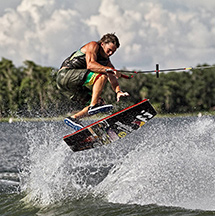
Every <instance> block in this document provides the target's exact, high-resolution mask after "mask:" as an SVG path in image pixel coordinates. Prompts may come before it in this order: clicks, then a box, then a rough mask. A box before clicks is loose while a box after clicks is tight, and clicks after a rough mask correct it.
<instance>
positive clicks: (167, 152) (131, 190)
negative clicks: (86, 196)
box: [97, 118, 215, 210]
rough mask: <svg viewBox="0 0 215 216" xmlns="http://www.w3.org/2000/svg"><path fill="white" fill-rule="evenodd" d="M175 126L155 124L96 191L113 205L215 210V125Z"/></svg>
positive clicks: (184, 123)
mask: <svg viewBox="0 0 215 216" xmlns="http://www.w3.org/2000/svg"><path fill="white" fill-rule="evenodd" d="M174 121H176V119H172V120H170V119H167V120H166V121H165V122H160V123H158V124H153V125H152V127H151V128H150V130H151V132H150V133H149V134H147V136H145V137H144V141H142V142H141V143H140V145H138V147H137V149H136V150H135V151H133V152H131V153H130V154H129V156H128V157H127V158H126V160H124V161H122V163H120V164H116V165H115V167H114V168H113V169H112V170H111V172H110V173H109V175H108V176H107V178H106V179H105V180H104V181H103V182H101V183H100V184H99V185H98V186H97V190H98V191H104V192H106V197H107V198H108V200H109V201H110V202H114V203H132V204H134V203H135V204H140V205H146V204H151V203H154V204H158V205H166V206H180V207H185V208H189V209H203V210H214V209H215V208H214V203H215V145H214V144H215V134H214V131H215V124H214V123H215V122H214V120H213V119H210V118H200V119H198V120H196V121H193V122H190V121H186V120H184V121H183V120H181V119H180V121H178V123H177V122H174ZM151 135H153V136H151ZM150 136H151V137H150Z"/></svg>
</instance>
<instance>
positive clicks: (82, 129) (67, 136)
mask: <svg viewBox="0 0 215 216" xmlns="http://www.w3.org/2000/svg"><path fill="white" fill-rule="evenodd" d="M146 101H148V99H144V100H142V101H141V102H139V103H137V104H134V105H132V106H129V107H127V108H125V109H123V110H121V111H119V112H117V113H114V114H112V115H110V116H107V117H105V118H103V119H100V120H99V121H97V122H94V123H92V124H90V125H88V126H86V127H84V128H82V129H80V130H78V131H76V132H74V133H72V134H69V135H66V136H64V137H63V139H65V138H67V137H69V136H72V135H74V134H76V133H79V132H81V131H82V130H85V129H86V128H89V127H92V126H93V125H96V124H98V123H99V122H102V121H104V120H106V119H108V118H110V117H112V116H116V115H118V114H119V113H122V112H125V111H126V110H128V109H131V108H132V107H135V106H138V105H139V104H141V103H143V102H146Z"/></svg>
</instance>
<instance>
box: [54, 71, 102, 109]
mask: <svg viewBox="0 0 215 216" xmlns="http://www.w3.org/2000/svg"><path fill="white" fill-rule="evenodd" d="M100 76H101V74H100V73H94V72H92V71H89V70H88V69H70V68H62V69H60V70H59V71H58V73H57V79H56V82H57V87H58V89H60V90H61V91H62V93H63V94H65V95H67V96H68V97H69V98H70V100H72V101H77V102H78V103H80V104H81V105H85V106H87V105H89V104H90V102H91V97H92V91H91V89H92V86H93V84H94V83H95V81H96V80H97V79H98V78H99V77H100Z"/></svg>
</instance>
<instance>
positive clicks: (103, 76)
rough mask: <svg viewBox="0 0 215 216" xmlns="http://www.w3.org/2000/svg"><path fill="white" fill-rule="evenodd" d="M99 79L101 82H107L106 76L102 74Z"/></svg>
mask: <svg viewBox="0 0 215 216" xmlns="http://www.w3.org/2000/svg"><path fill="white" fill-rule="evenodd" d="M99 79H101V80H102V81H103V82H107V75H106V74H102V75H101V76H100V77H99Z"/></svg>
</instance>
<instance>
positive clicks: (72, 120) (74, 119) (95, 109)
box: [64, 75, 113, 131]
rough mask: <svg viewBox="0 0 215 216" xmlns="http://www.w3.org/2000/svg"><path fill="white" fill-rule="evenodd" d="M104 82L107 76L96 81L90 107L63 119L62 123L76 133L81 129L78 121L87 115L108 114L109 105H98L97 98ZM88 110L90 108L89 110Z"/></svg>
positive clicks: (110, 107)
mask: <svg viewBox="0 0 215 216" xmlns="http://www.w3.org/2000/svg"><path fill="white" fill-rule="evenodd" d="M106 81H107V76H105V75H102V76H100V77H99V78H98V79H97V80H96V82H95V83H94V85H93V92H92V100H91V104H90V106H87V107H85V108H84V109H82V110H81V111H80V112H78V113H76V114H74V115H72V116H71V117H67V118H65V120H64V122H65V123H66V124H67V125H69V126H70V127H72V128H73V129H75V130H76V131H77V130H80V129H81V128H83V126H82V125H81V123H80V121H79V119H81V118H83V117H86V116H89V115H94V114H96V113H99V112H108V111H110V110H111V109H112V108H113V106H112V105H111V104H109V105H98V101H99V97H100V95H101V93H102V90H103V88H104V86H105V83H106ZM89 108H91V110H90V109H89Z"/></svg>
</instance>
